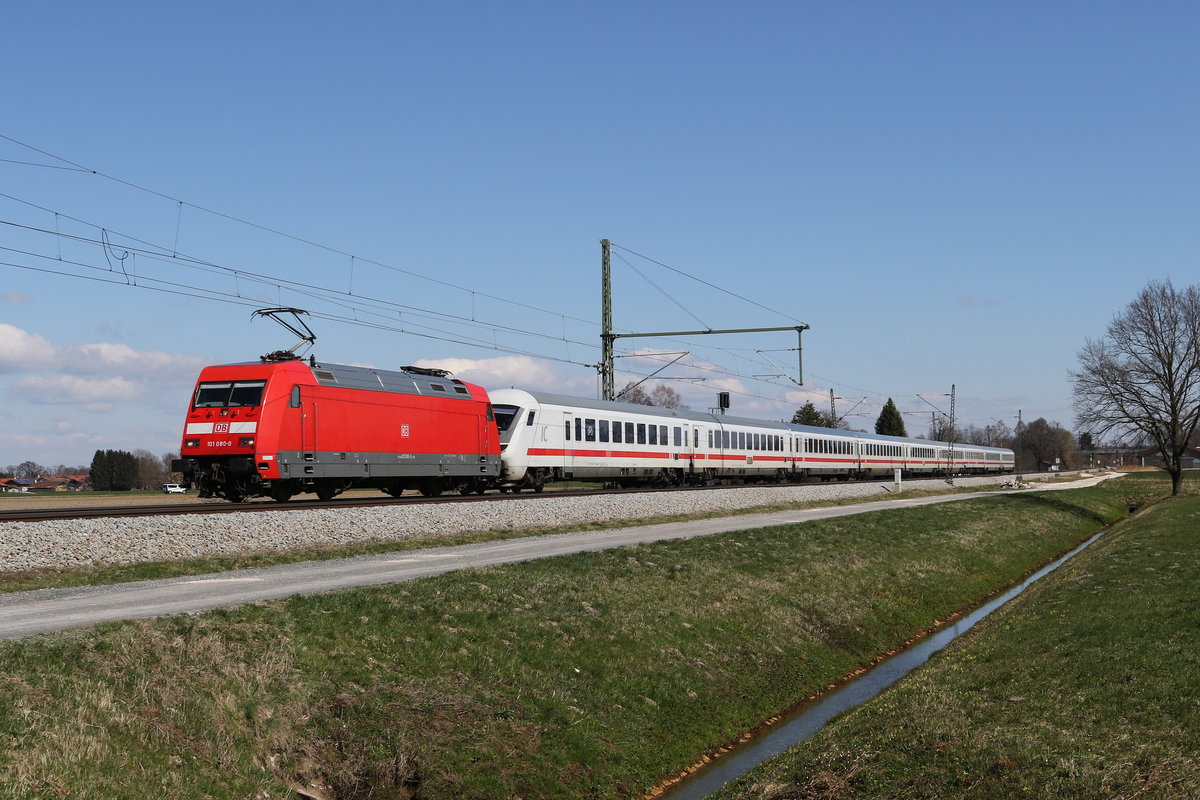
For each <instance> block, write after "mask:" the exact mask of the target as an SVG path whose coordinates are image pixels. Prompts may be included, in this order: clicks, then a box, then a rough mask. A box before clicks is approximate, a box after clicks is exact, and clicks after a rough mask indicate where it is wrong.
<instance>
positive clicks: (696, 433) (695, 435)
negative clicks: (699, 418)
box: [692, 428, 700, 449]
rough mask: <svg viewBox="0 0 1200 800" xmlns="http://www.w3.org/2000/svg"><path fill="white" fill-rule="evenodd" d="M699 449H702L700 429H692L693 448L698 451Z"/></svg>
mask: <svg viewBox="0 0 1200 800" xmlns="http://www.w3.org/2000/svg"><path fill="white" fill-rule="evenodd" d="M699 447H700V429H699V428H692V448H693V449H697V448H699Z"/></svg>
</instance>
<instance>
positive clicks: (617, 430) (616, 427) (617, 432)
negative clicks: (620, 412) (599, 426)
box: [612, 422, 621, 444]
mask: <svg viewBox="0 0 1200 800" xmlns="http://www.w3.org/2000/svg"><path fill="white" fill-rule="evenodd" d="M612 436H613V441H614V442H616V443H617V444H620V443H621V423H619V422H614V423H613V426H612Z"/></svg>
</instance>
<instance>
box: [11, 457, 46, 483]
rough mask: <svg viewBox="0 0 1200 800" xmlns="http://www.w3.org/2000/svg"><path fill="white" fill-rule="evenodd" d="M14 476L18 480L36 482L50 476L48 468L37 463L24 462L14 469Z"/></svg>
mask: <svg viewBox="0 0 1200 800" xmlns="http://www.w3.org/2000/svg"><path fill="white" fill-rule="evenodd" d="M13 474H14V475H16V476H17V477H18V478H25V479H27V480H36V479H37V478H41V477H43V476H45V475H46V474H48V473H47V472H46V468H45V467H43V466H42V465H41V464H39V463H37V462H36V461H22V462H21V463H20V464H17V466H15V467H13Z"/></svg>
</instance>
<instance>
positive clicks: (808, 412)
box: [792, 400, 829, 428]
mask: <svg viewBox="0 0 1200 800" xmlns="http://www.w3.org/2000/svg"><path fill="white" fill-rule="evenodd" d="M792 424H793V425H814V426H816V427H818V428H825V427H828V426H829V420H828V419H827V418H826V416H825V415H824V414H822V413H821V412H820V411H817V407H816V406H814V405H813V404H812V401H811V400H809V401H808V402H807V403H805V404H804V406H803V407H801V408H800V410H799V411H797V412H796V413H795V414H793V415H792Z"/></svg>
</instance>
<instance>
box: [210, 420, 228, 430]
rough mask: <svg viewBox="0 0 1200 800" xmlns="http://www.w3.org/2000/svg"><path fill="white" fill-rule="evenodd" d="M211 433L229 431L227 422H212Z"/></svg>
mask: <svg viewBox="0 0 1200 800" xmlns="http://www.w3.org/2000/svg"><path fill="white" fill-rule="evenodd" d="M213 433H229V423H228V422H214V423H213Z"/></svg>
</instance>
